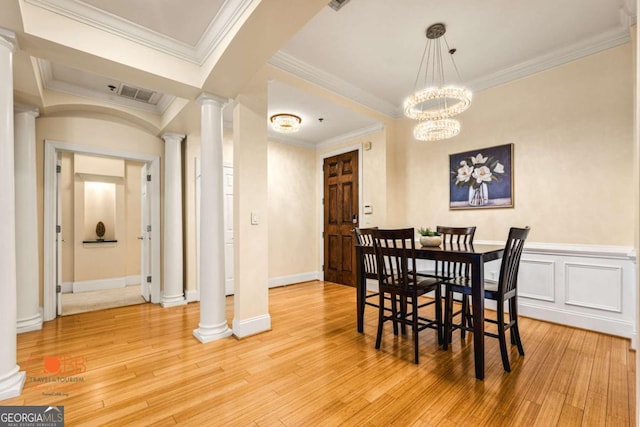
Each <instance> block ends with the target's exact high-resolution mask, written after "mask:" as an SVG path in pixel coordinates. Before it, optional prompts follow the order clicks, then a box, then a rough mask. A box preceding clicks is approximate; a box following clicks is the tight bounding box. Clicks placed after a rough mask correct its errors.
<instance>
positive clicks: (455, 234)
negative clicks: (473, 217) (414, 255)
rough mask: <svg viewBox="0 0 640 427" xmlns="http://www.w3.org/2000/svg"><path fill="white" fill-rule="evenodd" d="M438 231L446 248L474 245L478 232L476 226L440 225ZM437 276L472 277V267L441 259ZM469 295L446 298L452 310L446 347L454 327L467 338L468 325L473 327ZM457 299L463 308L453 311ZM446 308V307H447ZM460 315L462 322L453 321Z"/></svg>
mask: <svg viewBox="0 0 640 427" xmlns="http://www.w3.org/2000/svg"><path fill="white" fill-rule="evenodd" d="M436 231H437V232H438V233H440V235H441V236H442V247H443V248H444V249H452V248H453V249H460V248H461V249H464V248H467V247H471V246H472V245H473V236H474V235H475V233H476V227H448V226H442V225H439V226H437V228H436ZM435 271H436V277H441V278H443V279H445V280H451V279H456V278H461V277H466V278H470V277H471V268H470V266H469V265H468V264H464V263H459V262H452V261H444V262H443V261H439V262H436V270H435ZM469 298H470V296H469V295H465V294H460V296H459V297H458V298H456V296H455V295H454V297H453V298H451V299H449V300H448V301H447V300H445V304H448V305H449V310H451V311H452V315H451V320H452V327H451V328H449V329H448V331H449V335H448V336H447V337H445V341H444V349H445V350H446V349H447V343H448V342H451V333H450V331H451V330H452V329H460V337H461V338H462V339H464V338H465V334H466V331H467V327H469V328H470V327H471V325H472V323H471V322H472V319H471V310H470V308H469ZM455 301H457V302H459V303H460V304H461V309H460V310H458V311H455V312H454V311H453V303H454V302H455ZM445 310H446V307H445ZM458 315H459V316H460V323H457V324H456V323H453V319H454V318H455V317H456V316H458Z"/></svg>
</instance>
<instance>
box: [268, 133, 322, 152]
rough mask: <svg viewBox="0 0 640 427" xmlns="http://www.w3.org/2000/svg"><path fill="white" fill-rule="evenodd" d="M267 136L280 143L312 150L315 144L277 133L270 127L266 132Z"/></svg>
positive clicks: (270, 139)
mask: <svg viewBox="0 0 640 427" xmlns="http://www.w3.org/2000/svg"><path fill="white" fill-rule="evenodd" d="M267 138H268V139H269V141H274V142H279V143H281V144H287V145H293V146H296V147H301V148H308V149H311V150H314V149H315V148H316V145H315V144H314V143H313V142H310V141H305V140H303V139H298V138H295V137H293V136H289V135H284V134H279V133H277V132H276V131H273V130H271V129H270V130H269V131H268V132H267Z"/></svg>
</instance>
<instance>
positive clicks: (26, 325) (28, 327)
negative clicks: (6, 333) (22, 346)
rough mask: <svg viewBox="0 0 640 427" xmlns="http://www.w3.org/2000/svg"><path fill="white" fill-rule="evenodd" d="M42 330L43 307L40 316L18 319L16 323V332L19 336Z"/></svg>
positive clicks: (40, 309)
mask: <svg viewBox="0 0 640 427" xmlns="http://www.w3.org/2000/svg"><path fill="white" fill-rule="evenodd" d="M40 329H42V307H40V308H39V309H38V314H35V315H33V316H31V317H27V318H24V319H18V321H17V323H16V332H17V333H19V334H22V333H25V332H31V331H39V330H40Z"/></svg>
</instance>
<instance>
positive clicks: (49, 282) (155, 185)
mask: <svg viewBox="0 0 640 427" xmlns="http://www.w3.org/2000/svg"><path fill="white" fill-rule="evenodd" d="M58 152H73V153H79V154H87V155H94V156H108V157H117V158H121V159H124V160H134V161H138V162H144V163H147V166H148V168H149V169H148V170H149V173H150V174H151V175H152V176H153V177H154V178H153V179H152V181H151V185H150V186H149V187H150V188H149V189H150V191H151V194H150V197H151V203H150V205H151V206H150V208H151V230H152V233H153V236H154V237H155V238H153V239H151V263H152V265H151V276H152V278H153V279H152V282H151V302H152V303H159V302H160V282H161V280H162V269H161V268H160V262H161V259H160V240H161V228H160V180H161V179H162V177H161V176H160V156H159V155H153V154H144V153H133V152H129V151H120V150H113V149H110V148H106V147H92V146H86V145H81V144H74V143H68V142H60V141H54V140H48V139H47V140H45V141H44V239H43V245H44V248H43V249H44V251H43V254H44V257H43V276H44V289H43V291H44V301H43V318H44V320H45V321H49V320H53V319H55V318H56V270H57V268H56V250H57V249H56V199H57V189H56V160H57V154H58Z"/></svg>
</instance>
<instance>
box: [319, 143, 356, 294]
mask: <svg viewBox="0 0 640 427" xmlns="http://www.w3.org/2000/svg"><path fill="white" fill-rule="evenodd" d="M322 168H323V172H324V280H327V281H330V282H335V283H341V284H344V285H349V286H355V274H356V264H355V246H354V237H353V227H357V226H358V205H359V203H358V152H357V151H352V152H349V153H345V154H339V155H337V156H333V157H329V158H327V159H325V160H324V164H323V166H322Z"/></svg>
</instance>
